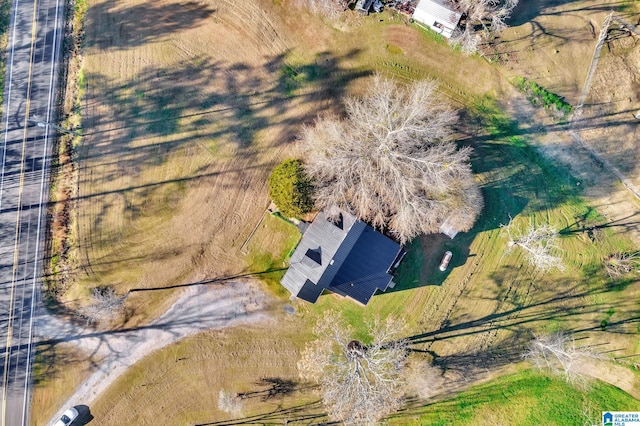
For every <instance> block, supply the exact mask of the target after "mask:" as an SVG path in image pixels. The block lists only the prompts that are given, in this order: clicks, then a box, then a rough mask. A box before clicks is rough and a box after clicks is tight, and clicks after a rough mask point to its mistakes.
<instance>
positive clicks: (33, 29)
mask: <svg viewBox="0 0 640 426" xmlns="http://www.w3.org/2000/svg"><path fill="white" fill-rule="evenodd" d="M62 20H63V5H62V3H61V2H60V0H13V5H12V11H11V25H10V29H9V42H8V54H7V74H6V80H5V89H4V97H5V101H4V105H3V116H2V133H0V138H1V139H0V143H1V146H0V342H2V343H0V369H1V371H0V377H2V406H1V407H0V409H1V420H0V424H1V425H2V426H4V425H7V426H13V425H27V424H28V423H29V404H30V381H31V380H30V370H31V364H32V362H33V358H32V356H33V351H32V345H31V337H32V334H33V321H32V314H33V311H34V308H35V303H36V302H37V301H38V300H39V299H40V283H41V268H42V254H43V247H44V243H43V241H44V234H45V233H44V229H45V222H44V219H45V205H46V202H47V189H48V188H47V182H48V170H47V169H48V166H49V160H50V151H51V136H52V134H51V132H50V127H49V126H46V125H44V126H43V127H40V126H38V125H36V124H35V123H33V122H28V121H27V120H26V119H27V118H29V119H34V118H36V117H37V118H38V119H39V120H41V121H43V122H50V121H53V120H54V116H53V113H54V111H53V109H52V105H53V103H54V97H55V83H56V77H57V68H56V61H57V59H58V53H59V50H60V39H61V28H62Z"/></svg>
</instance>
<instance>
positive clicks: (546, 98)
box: [513, 77, 572, 114]
mask: <svg viewBox="0 0 640 426" xmlns="http://www.w3.org/2000/svg"><path fill="white" fill-rule="evenodd" d="M513 84H514V85H515V86H516V87H517V88H518V90H520V92H522V93H524V94H525V95H527V97H528V98H529V100H530V101H531V103H532V104H534V105H542V106H543V107H544V108H546V109H549V108H554V109H556V110H557V111H560V112H562V113H564V114H568V113H570V112H571V109H572V108H571V105H570V104H569V103H567V102H566V101H565V100H564V99H562V98H561V97H560V96H558V95H556V94H555V93H551V92H549V91H548V90H547V89H545V88H544V87H542V86H540V85H539V84H538V83H536V82H535V81H530V80H527V79H526V78H524V77H516V78H515V79H514V80H513Z"/></svg>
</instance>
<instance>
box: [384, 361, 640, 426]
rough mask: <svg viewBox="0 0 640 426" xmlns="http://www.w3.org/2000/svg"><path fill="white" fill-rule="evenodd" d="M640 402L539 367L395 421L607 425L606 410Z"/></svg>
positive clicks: (631, 407)
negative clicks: (584, 387) (580, 384)
mask: <svg viewBox="0 0 640 426" xmlns="http://www.w3.org/2000/svg"><path fill="white" fill-rule="evenodd" d="M639 403H640V401H638V400H637V399H634V398H633V397H631V396H629V395H628V394H627V393H625V392H623V391H621V390H620V389H618V388H616V387H614V386H611V385H607V384H604V383H602V382H594V383H592V384H591V387H590V388H589V389H588V390H587V391H585V392H583V391H580V390H577V389H575V388H573V387H572V386H568V385H567V384H566V383H565V382H564V381H562V380H560V379H558V378H555V377H548V376H544V375H540V374H539V373H536V372H534V371H524V372H521V373H517V374H513V375H508V376H503V377H500V378H498V379H496V380H494V381H491V382H490V383H486V384H483V385H480V386H475V387H473V388H471V389H469V390H468V391H465V392H462V393H461V394H459V395H458V396H456V397H455V398H451V399H448V400H446V401H441V402H436V403H431V404H426V405H424V406H421V407H419V408H415V409H409V410H407V411H406V412H405V413H402V414H399V415H397V416H393V417H392V418H391V419H390V421H389V424H398V425H400V424H411V425H431V426H436V425H442V426H444V425H480V424H482V425H492V424H500V425H518V426H534V425H543V424H544V425H558V426H569V425H576V426H582V425H584V424H588V425H597V424H601V420H602V419H601V415H602V414H601V412H602V411H634V410H635V411H637V410H638V404H639Z"/></svg>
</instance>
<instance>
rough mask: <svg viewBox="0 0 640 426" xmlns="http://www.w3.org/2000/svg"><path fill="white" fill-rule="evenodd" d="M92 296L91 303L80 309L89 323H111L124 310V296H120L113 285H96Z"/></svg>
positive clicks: (80, 312) (79, 312)
mask: <svg viewBox="0 0 640 426" xmlns="http://www.w3.org/2000/svg"><path fill="white" fill-rule="evenodd" d="M90 297H91V304H89V305H87V306H83V307H82V308H80V309H79V310H78V314H79V315H80V316H81V317H82V318H84V319H85V320H86V321H87V323H89V324H109V323H110V322H112V321H114V320H115V319H117V318H118V317H119V316H120V315H122V314H123V312H124V297H121V296H118V294H117V293H116V291H115V289H114V288H113V287H95V288H93V290H92V291H91V296H90Z"/></svg>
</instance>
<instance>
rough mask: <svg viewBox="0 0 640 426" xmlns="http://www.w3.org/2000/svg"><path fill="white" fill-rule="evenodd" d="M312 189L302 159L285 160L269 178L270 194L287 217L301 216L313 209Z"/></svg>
mask: <svg viewBox="0 0 640 426" xmlns="http://www.w3.org/2000/svg"><path fill="white" fill-rule="evenodd" d="M312 189H313V187H312V185H311V180H310V179H309V177H308V176H307V175H306V173H305V171H304V168H303V167H302V162H301V161H300V160H294V159H289V160H285V161H283V162H282V163H280V164H279V165H278V166H277V167H276V168H275V169H273V172H272V173H271V177H270V178H269V196H270V197H271V199H272V200H273V202H274V203H275V204H276V206H278V208H279V209H280V211H281V212H282V214H283V215H284V216H286V217H300V216H302V215H303V214H305V213H308V212H310V211H311V209H313V200H312V198H311V192H312Z"/></svg>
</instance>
